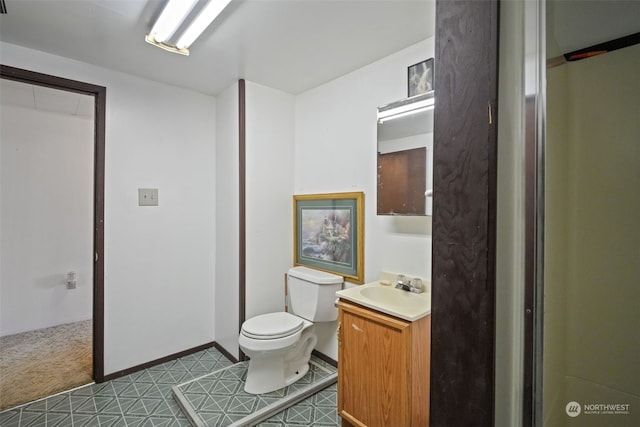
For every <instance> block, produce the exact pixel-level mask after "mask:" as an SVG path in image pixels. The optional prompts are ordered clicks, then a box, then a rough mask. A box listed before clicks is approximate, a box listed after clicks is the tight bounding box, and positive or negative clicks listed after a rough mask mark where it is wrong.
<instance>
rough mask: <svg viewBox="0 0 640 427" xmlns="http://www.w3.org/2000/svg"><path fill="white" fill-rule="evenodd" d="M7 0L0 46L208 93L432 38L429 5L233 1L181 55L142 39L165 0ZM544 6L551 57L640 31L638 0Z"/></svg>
mask: <svg viewBox="0 0 640 427" xmlns="http://www.w3.org/2000/svg"><path fill="white" fill-rule="evenodd" d="M5 2H6V5H7V11H8V13H7V14H6V15H0V40H1V41H4V42H8V43H12V44H16V45H20V46H24V47H28V48H31V49H36V50H40V51H44V52H49V53H52V54H55V55H60V56H64V57H68V58H72V59H76V60H78V61H82V62H85V63H89V64H95V65H98V66H101V67H105V68H110V69H113V70H117V71H122V72H125V73H128V74H133V75H138V76H141V77H144V78H149V79H152V80H156V81H159V82H163V83H166V84H171V85H175V86H179V87H183V88H187V89H191V90H194V91H197V92H201V93H205V94H209V95H214V96H215V95H217V94H219V93H220V92H221V91H223V90H224V89H226V88H227V87H229V86H230V85H231V84H233V83H234V82H235V81H237V80H238V79H240V78H244V79H247V80H250V81H252V82H255V83H259V84H262V85H265V86H269V87H272V88H275V89H280V90H283V91H285V92H289V93H292V94H297V93H300V92H303V91H305V90H308V89H310V88H313V87H316V86H319V85H321V84H323V83H326V82H327V81H330V80H333V79H335V78H336V77H339V76H342V75H344V74H346V73H348V72H350V71H353V70H356V69H358V68H361V67H362V66H364V65H367V64H369V63H372V62H374V61H376V60H378V59H380V58H382V57H385V56H387V55H390V54H391V53H394V52H397V51H398V50H400V49H402V48H405V47H407V46H410V45H412V44H414V43H416V42H418V41H421V40H424V39H425V38H428V37H431V36H433V35H435V0H233V1H232V2H231V4H230V5H229V6H228V7H227V9H225V11H224V12H223V13H222V15H221V16H220V17H219V18H218V19H217V20H216V21H214V23H213V24H212V25H211V26H210V27H209V28H208V29H207V30H205V32H204V33H203V35H202V36H201V37H200V38H199V39H198V40H197V41H196V42H195V43H194V44H193V45H192V46H191V49H190V50H191V55H190V56H188V57H185V56H181V55H176V54H172V53H169V52H165V51H163V50H161V49H158V48H157V47H154V46H152V45H150V44H148V43H146V42H145V41H144V36H145V34H146V33H147V32H148V31H149V29H150V28H151V25H152V22H153V19H154V18H155V17H156V16H157V15H158V14H159V13H160V11H161V10H162V7H163V5H164V3H165V0H5ZM547 7H548V8H549V12H550V13H549V18H548V19H549V22H548V25H547V28H548V30H549V33H548V37H549V39H553V40H554V41H555V43H554V48H555V49H557V50H558V52H557V54H561V53H565V52H569V51H572V50H576V49H580V48H583V47H587V46H590V45H593V44H596V43H601V42H604V41H607V40H611V39H613V38H616V37H621V36H624V35H628V34H631V33H634V32H637V31H640V1H637V0H636V1H629V0H622V1H619V0H600V1H588V0H552V1H550V2H549V3H548V5H547ZM1 60H2V57H1V52H0V62H1ZM1 83H2V85H1V86H0V91H2V101H3V102H6V101H7V99H13V98H12V95H10V94H9V91H10V90H13V89H15V90H16V91H17V92H19V93H22V94H23V95H24V94H26V97H27V98H26V99H23V100H21V101H15V102H21V103H22V104H28V103H33V105H35V106H38V105H39V106H40V107H39V108H44V107H43V106H44V105H49V104H52V103H53V97H54V98H56V99H58V100H59V101H60V102H61V106H60V107H59V109H60V111H62V112H68V111H70V110H74V111H76V113H75V114H76V115H84V114H90V113H91V106H89V107H82V106H78V105H79V104H80V103H81V102H82V101H78V100H76V101H70V100H69V99H64V97H58V96H57V95H55V94H54V93H53V92H47V91H43V90H39V89H29V90H26V89H25V90H23V89H20V88H19V86H15V85H7V84H5V81H4V80H2V82H1ZM14 95H15V96H18V95H17V94H14ZM48 95H50V96H51V97H50V99H45V97H46V96H48ZM70 96H80V95H70ZM74 102H75V107H74ZM23 106H24V105H23ZM52 108H53V107H52ZM87 110H88V111H87ZM83 111H86V113H83Z"/></svg>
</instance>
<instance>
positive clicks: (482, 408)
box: [431, 0, 498, 427]
mask: <svg viewBox="0 0 640 427" xmlns="http://www.w3.org/2000/svg"><path fill="white" fill-rule="evenodd" d="M436 28H437V34H436V65H435V73H434V77H435V84H434V86H435V91H436V100H437V101H436V102H437V106H436V109H435V113H434V114H435V115H434V190H435V193H434V199H433V274H432V346H431V348H432V352H431V363H432V368H431V389H432V393H431V425H432V426H447V427H449V426H492V425H493V419H494V341H495V327H494V326H495V325H494V323H495V321H494V317H495V206H496V202H495V198H496V167H497V166H496V124H497V123H496V115H497V112H496V100H497V52H498V50H497V49H498V48H497V46H498V37H497V36H498V34H497V31H498V1H497V0H486V1H473V0H470V1H451V0H438V1H437V2H436Z"/></svg>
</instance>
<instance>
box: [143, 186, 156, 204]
mask: <svg viewBox="0 0 640 427" xmlns="http://www.w3.org/2000/svg"><path fill="white" fill-rule="evenodd" d="M138 206H158V189H157V188H138Z"/></svg>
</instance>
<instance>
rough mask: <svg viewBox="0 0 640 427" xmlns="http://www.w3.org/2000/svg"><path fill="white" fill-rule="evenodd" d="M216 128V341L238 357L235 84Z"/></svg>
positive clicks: (223, 100)
mask: <svg viewBox="0 0 640 427" xmlns="http://www.w3.org/2000/svg"><path fill="white" fill-rule="evenodd" d="M216 122H217V128H216V187H215V194H216V239H217V242H218V243H217V244H216V256H215V265H216V281H215V283H216V285H215V292H216V305H215V318H216V322H215V324H216V329H215V337H216V342H217V343H218V344H220V345H221V346H222V347H223V348H224V349H225V350H227V351H228V352H229V353H231V354H232V355H233V356H234V357H236V358H238V357H239V351H238V333H239V331H240V328H239V324H238V323H239V319H240V308H239V307H240V302H239V301H240V294H239V283H240V282H239V268H240V263H239V257H238V253H239V252H238V251H239V248H240V240H239V234H238V233H239V227H240V221H239V215H240V209H239V203H240V197H239V193H238V186H239V176H240V175H239V173H240V170H239V163H238V162H239V158H240V157H239V148H238V147H239V146H238V137H239V134H238V84H237V83H236V84H234V85H232V86H231V87H229V88H228V89H227V90H225V91H224V92H223V93H221V94H220V95H219V96H218V98H217V117H216Z"/></svg>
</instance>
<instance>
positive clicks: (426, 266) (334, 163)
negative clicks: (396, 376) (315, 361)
mask: <svg viewBox="0 0 640 427" xmlns="http://www.w3.org/2000/svg"><path fill="white" fill-rule="evenodd" d="M434 50H435V46H434V39H433V38H429V39H427V40H424V41H422V42H420V43H417V44H415V45H413V46H410V47H408V48H406V49H404V50H402V51H400V52H398V53H396V54H393V55H391V56H388V57H386V58H383V59H381V60H379V61H376V62H374V63H372V64H370V65H368V66H366V67H363V68H361V69H359V70H356V71H354V72H352V73H350V74H347V75H345V76H342V77H340V78H338V79H336V80H333V81H331V82H329V83H327V84H324V85H322V86H319V87H317V88H314V89H312V90H309V91H307V92H304V93H302V94H300V95H298V96H297V97H296V108H295V157H294V168H295V170H294V182H295V186H294V193H295V194H315V193H336V192H350V191H363V192H364V193H365V212H364V215H365V220H364V228H365V236H364V246H365V248H364V254H365V255H364V256H365V262H364V265H365V271H364V273H365V274H364V276H365V282H370V281H373V280H376V279H377V278H378V275H379V274H380V272H381V271H390V272H401V273H405V274H409V275H414V276H419V277H431V218H430V217H388V216H377V215H376V186H377V182H376V165H377V158H376V155H377V154H376V111H377V110H376V108H377V107H378V106H380V105H384V104H388V103H390V102H393V101H398V100H400V99H403V98H406V96H407V67H408V66H410V65H413V64H415V63H417V62H420V61H422V60H425V59H427V58H430V57H433V56H434ZM316 329H317V331H318V335H319V342H318V345H317V346H316V348H317V349H318V350H319V351H321V352H322V353H324V354H326V355H328V356H329V357H332V358H334V359H337V353H338V351H337V341H336V337H335V329H336V324H335V322H331V323H326V324H318V325H316Z"/></svg>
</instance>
